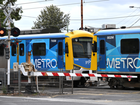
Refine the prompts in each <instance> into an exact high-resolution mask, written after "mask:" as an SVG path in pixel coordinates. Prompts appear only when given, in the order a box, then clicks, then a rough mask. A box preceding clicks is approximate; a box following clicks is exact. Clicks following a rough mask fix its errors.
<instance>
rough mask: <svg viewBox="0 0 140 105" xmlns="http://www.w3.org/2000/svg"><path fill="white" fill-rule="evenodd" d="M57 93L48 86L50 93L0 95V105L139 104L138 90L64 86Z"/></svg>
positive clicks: (56, 89) (139, 92) (56, 90)
mask: <svg viewBox="0 0 140 105" xmlns="http://www.w3.org/2000/svg"><path fill="white" fill-rule="evenodd" d="M63 91H64V93H63V94H59V89H58V88H48V89H47V90H44V94H45V93H47V94H48V93H49V94H51V93H52V94H51V95H45V96H40V95H30V96H26V97H25V96H0V105H19V104H20V105H85V104H86V105H140V98H139V97H140V90H138V89H133V88H130V89H124V90H117V89H109V88H108V86H100V87H98V88H97V87H90V88H74V91H73V92H74V93H73V94H71V88H65V89H64V90H63ZM54 93H55V94H54Z"/></svg>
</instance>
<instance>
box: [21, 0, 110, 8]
mask: <svg viewBox="0 0 140 105" xmlns="http://www.w3.org/2000/svg"><path fill="white" fill-rule="evenodd" d="M102 1H109V0H100V1H99V0H98V1H88V2H83V3H92V2H102ZM77 4H81V3H80V2H78V3H70V4H61V5H55V6H67V5H77ZM38 8H44V7H34V8H25V9H23V10H29V9H38Z"/></svg>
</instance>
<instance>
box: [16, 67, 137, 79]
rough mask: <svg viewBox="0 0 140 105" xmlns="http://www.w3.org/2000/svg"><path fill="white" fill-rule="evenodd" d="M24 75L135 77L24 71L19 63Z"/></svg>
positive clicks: (127, 76) (128, 76) (129, 76)
mask: <svg viewBox="0 0 140 105" xmlns="http://www.w3.org/2000/svg"><path fill="white" fill-rule="evenodd" d="M19 68H20V70H21V71H22V73H23V75H24V76H69V77H114V78H137V76H131V75H110V74H96V73H93V74H85V73H58V72H25V69H24V67H23V65H19Z"/></svg>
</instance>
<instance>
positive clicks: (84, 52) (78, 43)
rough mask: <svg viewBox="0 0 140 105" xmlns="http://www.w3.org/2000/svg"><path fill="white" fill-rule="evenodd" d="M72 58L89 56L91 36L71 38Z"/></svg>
mask: <svg viewBox="0 0 140 105" xmlns="http://www.w3.org/2000/svg"><path fill="white" fill-rule="evenodd" d="M72 45H73V56H74V58H90V57H91V51H92V38H88V37H82V38H81V37H80V38H74V39H72Z"/></svg>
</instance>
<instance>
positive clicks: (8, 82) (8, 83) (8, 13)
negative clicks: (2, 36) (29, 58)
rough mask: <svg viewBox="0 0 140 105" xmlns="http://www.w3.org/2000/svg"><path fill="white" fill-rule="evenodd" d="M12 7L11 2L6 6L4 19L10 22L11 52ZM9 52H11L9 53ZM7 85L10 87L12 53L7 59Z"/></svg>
mask: <svg viewBox="0 0 140 105" xmlns="http://www.w3.org/2000/svg"><path fill="white" fill-rule="evenodd" d="M12 10H13V9H12V8H11V3H9V4H8V5H7V6H6V7H4V10H3V12H4V14H5V16H6V18H5V20H4V21H3V24H6V22H7V23H8V48H7V49H9V52H10V35H11V31H10V30H11V26H10V23H13V20H12V19H11V17H10V16H11V12H12ZM7 54H9V53H7ZM7 63H8V65H7V86H8V89H9V87H10V55H9V59H8V60H7Z"/></svg>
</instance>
